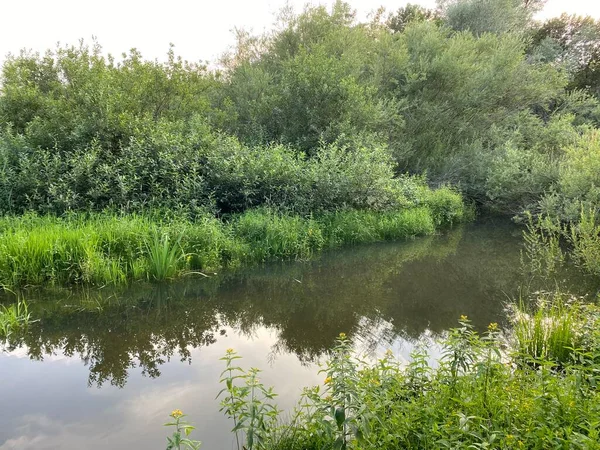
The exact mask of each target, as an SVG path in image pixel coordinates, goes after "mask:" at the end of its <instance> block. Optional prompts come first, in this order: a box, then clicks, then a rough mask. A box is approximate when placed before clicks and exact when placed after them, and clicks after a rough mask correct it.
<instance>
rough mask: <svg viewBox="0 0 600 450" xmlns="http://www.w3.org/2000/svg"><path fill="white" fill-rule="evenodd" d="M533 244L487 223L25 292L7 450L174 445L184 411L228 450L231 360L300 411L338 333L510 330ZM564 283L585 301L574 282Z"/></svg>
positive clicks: (6, 384)
mask: <svg viewBox="0 0 600 450" xmlns="http://www.w3.org/2000/svg"><path fill="white" fill-rule="evenodd" d="M520 236H521V231H520V229H519V228H517V227H514V226H512V225H510V224H507V223H506V222H503V221H494V220H487V221H485V222H483V223H478V224H473V225H469V226H466V227H465V228H461V229H456V230H452V231H451V232H449V233H447V234H444V235H442V236H437V237H430V238H420V239H416V240H412V241H409V242H401V243H386V244H378V245H370V246H363V247H358V248H351V249H346V250H341V251H336V252H331V253H328V254H325V255H322V256H321V257H319V258H317V259H315V260H312V261H296V262H290V263H279V264H272V265H269V266H266V267H260V268H252V269H245V270H240V271H238V272H236V273H226V274H221V275H217V276H214V277H212V278H210V279H198V278H193V279H192V278H188V279H185V280H183V281H180V282H177V283H174V284H169V285H160V286H151V285H134V286H132V287H130V288H127V289H126V290H121V291H117V292H114V291H112V292H111V291H109V290H108V289H100V290H98V289H90V290H86V291H80V292H76V293H74V292H72V293H68V294H67V293H65V292H64V291H54V292H52V291H44V292H43V293H39V292H38V293H35V292H28V293H27V296H28V299H29V300H30V310H31V312H32V315H33V316H34V317H36V318H40V321H39V322H37V323H35V324H34V325H32V326H31V327H30V329H29V330H28V331H27V333H25V334H23V335H19V336H13V337H12V338H11V342H9V343H7V345H6V346H5V347H4V350H3V351H2V352H0V399H2V408H0V449H1V450H4V449H20V450H22V449H66V450H70V449H103V450H104V449H138V448H139V449H161V448H164V447H165V445H164V443H165V436H166V435H167V434H169V433H170V430H168V429H166V428H164V427H162V424H163V423H164V422H166V420H167V419H168V417H167V415H168V414H169V412H170V411H171V410H173V409H175V408H179V409H182V410H183V411H184V412H185V413H186V414H188V415H189V418H190V420H191V421H192V422H193V423H194V424H195V425H197V430H196V431H195V432H194V435H193V436H195V437H196V438H197V439H200V440H202V441H203V443H204V444H203V447H202V448H204V449H231V448H233V440H232V436H231V435H230V434H229V432H228V431H229V429H230V428H231V424H230V423H229V422H228V421H227V420H226V419H225V418H223V417H222V416H221V414H220V413H219V412H218V410H219V404H218V401H217V400H215V395H216V393H217V392H218V391H219V386H218V378H219V374H220V372H221V369H222V365H221V362H220V361H218V358H219V357H221V356H222V355H223V354H224V352H225V350H226V349H227V348H230V347H231V348H234V349H235V350H236V351H238V352H239V353H240V354H241V355H243V357H244V359H243V360H242V364H243V365H244V366H245V367H260V368H262V369H264V373H263V374H262V376H261V379H262V381H263V382H264V383H265V384H267V385H273V386H275V388H276V391H277V392H278V393H279V394H280V397H279V404H280V406H281V407H283V408H288V407H291V406H292V405H293V404H295V402H296V400H297V399H298V397H299V395H300V392H301V388H302V387H303V386H308V385H314V384H320V383H322V378H323V376H322V375H320V374H319V373H318V366H317V362H318V361H319V359H320V358H322V356H323V354H324V352H326V351H327V349H328V348H330V347H331V345H332V343H333V342H334V340H335V337H336V336H337V335H338V334H339V333H340V332H345V333H346V334H348V335H349V336H350V337H352V338H353V339H354V340H355V342H356V347H357V350H358V351H359V352H361V353H365V354H367V355H377V354H380V353H381V352H383V351H385V350H386V349H388V348H391V349H392V350H393V351H394V353H395V354H396V355H397V356H398V357H400V358H408V356H409V354H410V352H411V349H412V348H413V347H414V345H415V343H416V342H418V341H419V340H429V341H434V340H435V338H436V337H438V336H440V335H441V334H443V333H444V331H445V330H447V329H448V328H450V327H452V326H454V325H455V324H456V320H457V318H458V317H459V316H460V315H461V314H467V315H468V316H469V317H470V318H471V319H472V320H473V322H474V324H475V325H476V326H477V327H479V328H485V327H486V326H487V324H488V323H490V322H499V323H501V324H502V323H504V322H505V312H504V305H505V302H506V301H508V299H510V298H515V297H516V296H518V295H519V292H520V290H531V289H537V288H539V287H542V286H541V285H540V284H539V283H540V282H539V281H535V282H532V281H531V279H528V277H526V276H523V275H522V274H521V272H522V271H521V263H520V249H521V240H520ZM555 282H557V280H551V283H555ZM558 282H560V283H564V284H565V285H566V286H567V287H568V288H573V289H575V288H579V289H584V288H582V286H584V283H582V280H579V279H576V277H574V276H573V275H572V274H569V273H566V272H565V273H561V274H560V277H559V278H558ZM432 352H433V355H434V357H435V354H436V347H435V345H433V347H432Z"/></svg>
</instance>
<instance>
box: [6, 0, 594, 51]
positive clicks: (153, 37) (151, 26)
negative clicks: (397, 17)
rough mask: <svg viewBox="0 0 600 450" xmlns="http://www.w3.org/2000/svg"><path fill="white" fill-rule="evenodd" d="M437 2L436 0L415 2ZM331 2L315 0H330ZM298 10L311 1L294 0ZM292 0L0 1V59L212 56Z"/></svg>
mask: <svg viewBox="0 0 600 450" xmlns="http://www.w3.org/2000/svg"><path fill="white" fill-rule="evenodd" d="M411 1H412V3H419V4H421V5H423V6H427V7H433V6H434V5H435V0H411ZM332 2H333V0H321V1H319V0H313V1H311V2H310V3H313V4H315V3H317V4H318V3H323V4H331V3H332ZM288 3H289V4H291V5H293V6H294V7H295V8H296V10H300V9H301V8H302V6H303V5H304V4H305V3H307V1H306V0H288ZM406 3H407V1H406V0H350V4H351V5H352V6H353V7H354V8H355V9H357V10H358V13H359V17H365V16H366V15H367V13H368V12H370V11H372V10H374V9H377V7H378V6H380V5H383V6H385V7H386V8H387V9H388V10H395V9H397V8H399V7H400V6H403V5H404V4H406ZM285 4H286V0H214V1H208V0H163V1H156V0H104V1H103V2H96V1H94V2H92V1H90V0H0V24H1V25H0V62H1V61H2V60H3V59H4V57H5V55H6V54H7V53H9V52H12V53H18V52H19V50H20V49H22V48H28V49H33V50H36V51H43V50H45V49H47V48H54V47H55V45H56V43H57V42H60V43H61V44H76V43H77V42H78V40H79V39H80V38H84V39H86V40H90V38H91V37H92V36H96V37H97V38H98V41H99V42H100V44H101V45H102V46H103V48H104V50H105V51H106V52H110V53H112V54H114V55H120V54H121V53H122V52H123V51H126V50H128V49H130V48H132V47H136V48H137V49H139V50H140V51H141V52H142V54H143V55H144V56H145V57H146V58H149V59H154V58H159V59H161V60H162V59H164V55H165V54H166V52H167V50H168V45H169V43H170V42H173V43H174V44H175V51H176V53H177V54H179V55H182V56H183V57H184V58H186V59H188V60H193V61H197V60H210V61H214V60H215V59H216V58H217V57H218V55H220V54H221V53H222V52H223V51H224V50H226V49H227V47H228V46H230V45H232V44H233V42H234V40H233V35H232V33H231V30H232V29H233V28H234V27H236V26H237V27H243V28H251V29H253V30H254V31H256V32H259V31H262V30H263V29H265V28H270V25H271V24H272V23H273V20H274V19H273V18H274V16H273V14H274V13H275V12H276V11H278V10H279V9H280V8H281V7H282V6H284V5H285ZM562 12H568V13H572V14H580V15H592V16H594V17H596V18H600V0H548V2H547V5H546V8H545V10H544V11H543V12H542V13H541V16H540V18H547V17H552V16H556V15H560V13H562Z"/></svg>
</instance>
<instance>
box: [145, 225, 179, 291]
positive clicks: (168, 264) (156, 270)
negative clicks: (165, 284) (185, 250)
mask: <svg viewBox="0 0 600 450" xmlns="http://www.w3.org/2000/svg"><path fill="white" fill-rule="evenodd" d="M179 241H180V239H177V240H175V241H174V242H172V241H171V238H170V237H169V235H168V234H163V235H162V236H159V234H158V233H155V234H154V236H153V237H152V239H151V240H150V242H148V243H147V244H146V245H147V247H148V276H149V277H150V278H151V279H153V280H155V281H164V280H166V279H169V278H172V277H173V276H175V274H176V273H177V268H178V263H179V261H181V260H182V259H183V254H182V251H181V247H180V245H179Z"/></svg>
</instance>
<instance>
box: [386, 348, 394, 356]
mask: <svg viewBox="0 0 600 450" xmlns="http://www.w3.org/2000/svg"><path fill="white" fill-rule="evenodd" d="M385 356H388V357H390V356H394V352H393V351H392V349H391V348H388V349H387V350H386V351H385Z"/></svg>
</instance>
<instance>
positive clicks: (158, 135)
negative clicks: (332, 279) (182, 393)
mask: <svg viewBox="0 0 600 450" xmlns="http://www.w3.org/2000/svg"><path fill="white" fill-rule="evenodd" d="M543 5H544V1H543V0H439V1H438V2H437V6H436V8H435V9H431V10H429V9H425V8H422V7H420V6H416V5H410V4H409V5H406V6H404V7H402V8H400V9H399V10H397V11H396V12H393V13H389V14H388V13H386V12H385V11H383V10H379V11H378V12H377V13H376V14H373V16H372V17H371V18H370V19H369V20H368V21H363V22H359V21H358V20H357V16H356V13H355V11H353V9H352V7H351V6H350V5H349V4H347V3H344V2H342V1H336V2H335V3H334V4H333V6H332V8H331V9H330V10H328V9H327V8H326V7H323V6H317V7H311V6H307V7H306V8H305V9H304V10H303V11H302V12H301V13H299V14H296V13H294V12H293V11H291V10H288V9H286V10H285V11H282V14H280V15H278V17H277V23H276V24H275V25H274V27H273V29H272V30H270V31H266V32H264V33H263V34H258V35H255V34H252V33H250V32H246V31H239V32H237V33H236V38H237V43H236V45H235V46H234V48H232V49H231V51H230V52H228V53H227V54H225V55H223V57H222V58H221V60H220V61H219V64H218V68H217V69H215V70H209V69H208V68H207V66H205V65H204V64H202V63H191V62H188V61H185V60H183V59H182V58H180V57H177V56H176V54H175V51H174V49H173V48H172V47H171V48H169V51H168V53H167V58H166V60H165V61H164V62H159V61H158V60H155V61H148V60H145V59H144V58H143V57H142V55H141V54H140V52H139V51H137V50H135V49H132V50H130V51H129V52H128V53H125V54H123V55H122V57H121V58H117V59H116V58H115V57H113V56H110V55H105V54H104V52H103V50H102V48H101V47H100V45H99V44H98V43H97V42H95V41H93V42H92V44H91V45H87V44H85V43H84V42H83V41H81V42H80V43H79V45H74V46H73V45H72V46H58V47H57V48H56V49H54V50H49V51H48V52H46V53H45V54H43V55H41V54H39V53H34V52H30V51H23V52H21V53H20V54H18V55H9V56H8V57H7V59H6V61H5V62H4V64H3V67H2V72H1V78H0V86H1V87H0V285H2V286H3V287H4V288H5V289H10V288H15V290H16V289H17V288H21V287H25V286H31V285H35V286H40V285H41V286H47V285H56V286H63V285H75V284H92V285H97V286H102V285H105V284H125V283H128V282H131V281H134V280H157V281H161V280H167V279H171V278H174V277H177V276H180V275H184V274H194V273H196V274H197V276H201V275H200V274H206V272H209V271H212V270H218V269H221V268H224V267H236V266H238V265H242V264H253V263H260V262H264V261H270V260H277V259H294V258H300V259H302V258H308V257H310V256H311V255H313V254H315V253H317V252H319V251H321V250H323V249H328V248H336V247H341V246H344V245H352V244H358V243H367V242H375V241H383V240H395V239H405V238H409V237H412V236H419V235H428V234H432V233H435V232H437V231H439V230H441V229H443V228H444V227H448V226H451V225H453V224H457V223H460V222H461V221H465V220H468V219H469V217H470V216H472V215H473V210H474V208H471V207H470V206H467V205H471V204H473V205H476V206H477V207H481V208H485V209H489V210H491V211H494V212H498V213H500V214H505V215H510V216H513V217H514V218H515V220H516V221H520V222H521V223H525V224H526V225H527V228H526V230H525V232H524V255H525V256H527V258H529V260H530V261H529V263H530V264H531V266H532V267H531V271H532V273H535V274H537V275H541V276H544V277H547V278H548V279H551V278H552V276H553V273H555V271H556V268H557V267H559V266H560V265H561V264H565V262H566V263H567V264H571V263H574V265H576V266H577V268H578V269H580V270H581V271H582V272H585V273H590V274H592V276H596V277H598V276H599V275H600V256H599V255H600V132H599V131H598V130H599V128H600V50H599V49H600V21H598V20H595V19H593V18H591V17H578V16H568V15H566V14H565V15H562V16H561V17H557V18H552V19H549V20H548V21H546V22H544V23H540V22H538V21H537V20H535V19H534V17H535V16H536V13H537V12H539V11H540V10H541V8H542V7H543ZM386 14H387V15H386ZM434 187H435V189H434ZM527 258H523V259H524V260H525V259H527ZM524 270H525V269H524ZM595 296H596V298H594V299H591V300H593V301H597V300H598V298H597V297H598V295H597V294H595ZM559 297H560V295H559V294H555V295H550V296H549V297H548V298H547V299H546V300H547V301H548V302H549V304H550V306H549V307H545V306H542V305H540V307H539V309H538V310H537V312H536V311H532V312H531V313H530V312H524V311H521V314H520V316H519V317H521V318H524V317H529V319H527V320H524V321H516V322H514V323H513V325H514V327H515V328H514V331H513V333H514V334H515V335H516V339H517V343H514V342H513V343H509V344H506V342H504V341H503V340H502V339H501V333H500V332H499V331H498V330H497V327H496V326H495V325H494V324H491V325H490V328H489V329H488V331H487V333H484V334H482V335H478V334H476V333H475V332H474V331H473V329H472V327H471V324H470V322H469V321H468V319H467V318H466V317H464V318H462V319H461V322H460V327H459V328H456V329H454V330H451V331H450V332H449V335H448V337H447V339H446V341H445V343H444V345H445V348H446V350H447V352H446V353H445V354H444V356H443V357H442V359H441V361H440V365H439V367H438V368H431V367H430V366H428V364H427V363H426V360H425V355H424V354H416V355H414V358H413V360H412V362H411V363H410V364H409V365H408V367H407V368H405V369H401V368H399V366H398V364H397V363H396V362H395V361H393V360H392V358H391V356H388V357H386V358H384V359H383V360H382V361H380V362H379V363H378V364H377V365H375V366H372V367H360V368H359V364H358V363H357V361H356V359H355V357H354V356H353V355H352V354H351V352H350V349H349V341H348V340H347V339H346V337H345V336H342V335H340V338H339V340H338V343H337V347H336V348H335V349H334V350H333V351H332V355H331V359H330V361H329V365H328V366H327V369H326V375H327V377H326V383H325V386H326V387H325V394H326V395H325V396H322V395H321V394H322V393H323V391H322V390H319V389H312V390H311V389H309V390H308V391H306V393H305V396H304V401H305V403H303V404H302V405H303V409H301V411H300V412H299V413H298V415H297V421H296V422H295V423H294V424H293V426H292V427H291V428H290V429H288V430H287V431H286V430H283V432H282V429H281V428H280V427H279V423H278V422H277V421H276V420H275V419H276V418H277V408H276V406H275V405H274V403H273V402H272V399H273V393H272V391H270V390H268V389H267V388H264V386H262V385H261V384H260V382H259V381H258V377H257V371H256V370H250V371H247V372H246V371H242V370H241V369H238V368H237V367H236V366H235V365H234V364H233V362H234V360H236V359H237V357H238V355H237V354H236V353H235V352H234V351H233V350H231V351H230V352H228V353H227V355H226V356H225V357H224V361H225V362H226V364H227V368H226V371H225V372H224V373H223V382H224V383H225V386H226V387H225V391H224V392H223V395H224V397H223V401H224V403H223V411H224V412H225V413H226V414H227V415H228V416H231V417H232V418H233V419H234V421H236V425H235V426H236V430H239V431H243V433H244V436H243V438H242V439H241V440H242V441H244V443H245V445H244V444H242V447H240V446H238V447H240V448H246V449H248V450H252V449H263V448H264V449H267V448H269V449H277V448H286V449H294V448H298V449H310V448H315V449H316V448H319V449H324V448H325V449H336V450H346V449H350V448H352V449H357V450H358V449H373V448H394V449H395V448H432V449H433V448H436V449H437V448H511V449H512V448H530V449H546V448H582V449H587V448H598V442H599V440H600V426H599V423H598V415H599V413H600V411H599V407H600V406H599V405H600V398H599V397H598V389H597V385H598V373H599V370H600V365H599V364H600V351H599V349H600V337H599V334H598V333H599V331H598V330H599V329H600V320H598V312H597V307H596V306H590V307H589V308H588V307H585V306H583V302H582V301H581V300H580V299H577V300H574V301H573V302H567V303H564V304H563V303H560V302H561V301H562V300H561V299H560V298H559ZM465 314H469V311H465ZM33 319H35V318H33ZM31 321H32V317H31V316H30V313H29V310H28V308H27V303H26V302H24V301H22V300H20V299H19V300H18V303H16V304H13V305H7V306H2V309H0V332H1V333H3V334H4V335H8V334H9V333H11V332H13V331H14V330H18V329H20V328H22V327H26V326H27V324H28V323H29V322H31ZM574 338H577V339H574ZM505 345H507V348H508V350H507V351H506V352H505V351H504V348H505V347H504V346H505ZM549 348H550V349H552V351H549V350H548V349H549ZM237 376H239V378H236V377H237ZM238 382H242V383H244V384H242V385H240V384H238ZM254 394H257V396H254ZM304 406H306V407H305V408H304ZM171 417H172V419H173V420H174V422H171V424H170V426H172V427H175V432H174V435H173V437H172V438H171V441H170V443H169V448H170V449H174V448H177V449H179V448H183V447H185V446H188V447H189V448H196V447H197V445H198V444H197V443H195V442H193V441H186V440H185V438H184V436H183V435H185V434H187V432H188V431H190V430H191V428H190V425H189V424H188V423H187V422H186V421H185V420H182V418H183V417H184V415H183V413H182V412H181V411H179V410H175V411H173V413H172V415H171ZM289 431H291V432H292V434H291V436H292V437H291V438H290V434H289V433H288V432H289ZM282 433H283V434H282ZM286 433H287V434H286Z"/></svg>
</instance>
